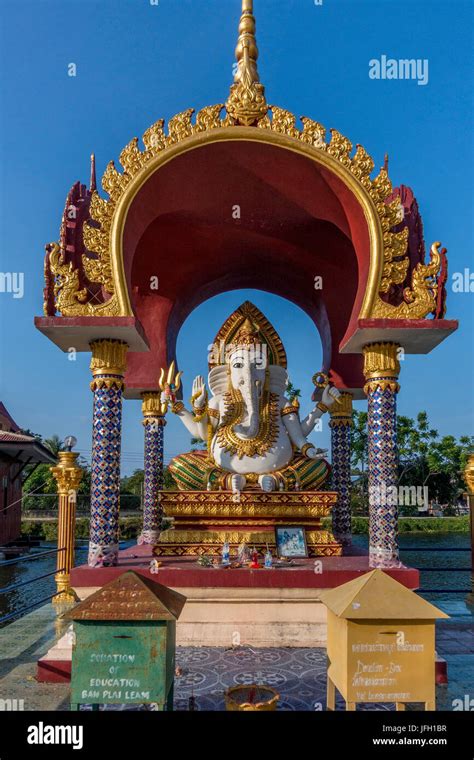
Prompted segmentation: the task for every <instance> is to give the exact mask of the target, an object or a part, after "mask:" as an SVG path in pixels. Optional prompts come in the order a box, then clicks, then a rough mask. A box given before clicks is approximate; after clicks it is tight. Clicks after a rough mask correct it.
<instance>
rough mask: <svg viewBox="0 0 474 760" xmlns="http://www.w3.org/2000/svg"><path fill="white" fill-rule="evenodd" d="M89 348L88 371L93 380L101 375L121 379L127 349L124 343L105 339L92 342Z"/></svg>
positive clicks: (125, 362)
mask: <svg viewBox="0 0 474 760" xmlns="http://www.w3.org/2000/svg"><path fill="white" fill-rule="evenodd" d="M90 347H91V351H92V359H91V363H90V369H91V372H92V376H93V377H94V378H99V377H101V376H102V375H117V376H119V377H122V376H123V375H124V374H125V370H126V367H127V349H128V346H127V344H126V343H124V342H123V341H121V340H110V339H108V338H106V339H101V340H94V341H92V342H91V344H90Z"/></svg>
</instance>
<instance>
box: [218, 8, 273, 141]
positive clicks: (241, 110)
mask: <svg viewBox="0 0 474 760" xmlns="http://www.w3.org/2000/svg"><path fill="white" fill-rule="evenodd" d="M235 56H236V59H237V71H236V73H235V76H234V84H233V85H232V86H231V88H230V95H229V99H228V101H227V103H226V108H227V113H228V114H229V115H230V116H231V117H232V118H233V119H234V121H235V123H236V124H242V125H243V126H245V127H251V126H253V125H255V124H256V123H257V122H258V121H260V119H262V118H263V117H264V116H265V115H266V113H267V111H268V105H267V102H266V100H265V88H264V86H263V85H262V84H260V79H259V76H258V71H257V59H258V48H257V41H256V38H255V18H254V15H253V0H242V15H241V17H240V23H239V39H238V41H237V47H236V49H235Z"/></svg>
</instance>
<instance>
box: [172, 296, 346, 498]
mask: <svg viewBox="0 0 474 760" xmlns="http://www.w3.org/2000/svg"><path fill="white" fill-rule="evenodd" d="M208 360H209V376H208V385H209V390H210V395H209V393H208V391H207V389H206V386H205V383H204V379H203V378H202V377H201V376H198V377H196V378H195V380H194V383H193V387H192V396H191V407H192V409H191V410H188V409H186V408H185V406H184V404H183V403H182V402H181V401H174V402H173V403H172V406H171V409H172V411H173V412H174V413H175V414H177V415H178V417H179V418H180V419H181V421H182V422H183V424H184V425H185V427H186V428H187V430H188V431H189V432H190V433H191V435H192V436H193V437H195V438H198V439H200V440H202V441H204V442H205V443H206V447H207V448H206V450H202V451H201V450H197V451H191V452H189V453H187V454H180V455H178V456H176V457H174V459H172V461H171V463H170V466H169V469H170V471H171V474H172V475H173V477H174V479H175V481H176V483H177V485H178V488H179V489H180V490H203V491H204V490H215V489H217V490H231V491H233V492H240V491H243V490H244V489H255V488H261V489H262V490H263V491H274V490H285V491H286V490H298V489H301V490H316V489H318V488H319V487H320V486H321V485H322V483H323V482H324V481H325V480H326V478H327V476H328V473H329V465H328V463H327V462H326V460H325V459H324V456H323V453H322V450H321V449H317V448H316V447H315V446H314V444H313V443H311V442H310V441H308V436H309V434H310V433H311V431H312V430H313V429H314V427H315V425H316V423H317V420H318V419H319V418H320V417H321V416H322V414H324V413H325V412H326V411H328V409H329V408H330V407H331V406H332V404H334V403H335V402H336V401H337V400H338V396H339V392H338V391H337V389H335V388H331V387H329V386H326V387H325V389H324V391H323V394H322V399H321V401H320V402H319V403H318V404H316V406H315V408H314V409H313V410H312V411H311V412H310V413H309V414H308V415H307V416H306V417H305V418H304V419H303V420H301V419H300V413H299V404H298V402H297V401H296V400H294V399H293V400H292V399H291V398H288V397H287V394H286V391H287V386H288V374H287V369H286V364H287V362H286V353H285V349H284V347H283V344H282V342H281V339H280V338H279V336H278V334H277V333H276V331H275V329H274V328H273V327H272V325H271V324H270V323H269V321H268V320H267V319H266V317H265V316H264V315H263V314H262V313H261V312H260V311H259V310H258V309H257V308H256V307H255V306H254V305H253V304H251V303H250V302H248V301H246V302H245V303H244V304H242V306H240V307H239V308H238V309H237V310H236V311H235V312H234V313H233V314H232V315H231V316H230V317H229V318H228V319H227V320H226V322H225V323H224V324H223V325H222V327H221V329H220V330H219V332H218V334H217V336H216V339H215V341H214V343H213V344H212V346H211V348H210V353H209V357H208Z"/></svg>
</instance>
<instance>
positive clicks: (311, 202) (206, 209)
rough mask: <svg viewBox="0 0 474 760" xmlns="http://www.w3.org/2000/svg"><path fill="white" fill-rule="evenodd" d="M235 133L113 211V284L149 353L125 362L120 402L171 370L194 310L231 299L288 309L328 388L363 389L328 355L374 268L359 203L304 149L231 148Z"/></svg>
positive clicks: (339, 176)
mask: <svg viewBox="0 0 474 760" xmlns="http://www.w3.org/2000/svg"><path fill="white" fill-rule="evenodd" d="M221 131H222V130H221ZM236 131H239V132H240V131H245V132H248V131H249V130H240V129H238V130H236V129H235V128H233V129H232V138H233V139H231V138H230V137H227V139H225V140H222V139H219V140H215V139H213V140H208V141H205V142H204V141H202V139H201V141H199V143H198V144H197V145H195V146H194V147H193V149H192V150H189V149H188V150H186V151H184V150H183V151H181V152H179V153H178V155H176V156H174V157H173V158H172V160H168V161H166V162H163V163H162V164H160V166H159V167H157V168H156V169H155V170H151V171H149V172H148V174H147V176H146V178H145V179H143V177H142V178H141V182H140V183H137V187H135V188H132V187H130V188H127V192H126V195H128V202H127V203H124V202H123V201H124V199H122V202H121V203H122V205H121V208H118V209H117V220H118V222H117V224H116V226H115V230H114V233H115V234H114V235H113V241H114V244H115V253H116V255H115V258H114V256H113V263H114V266H115V275H116V279H118V281H119V283H120V281H121V282H122V283H123V284H124V285H125V288H126V292H127V296H128V299H129V308H130V309H131V310H133V313H134V314H135V315H136V316H137V317H138V319H139V320H140V322H141V324H142V325H143V327H144V330H145V333H146V335H147V338H148V340H149V342H150V349H151V350H150V352H149V353H145V354H143V353H141V354H139V355H135V354H133V353H131V354H130V356H129V369H128V372H127V388H128V391H127V393H128V395H129V396H135V395H136V396H138V394H139V393H140V392H141V391H143V390H145V389H147V388H150V389H151V388H153V387H155V386H156V377H157V375H158V374H159V370H160V367H161V366H165V365H166V364H169V362H170V361H171V360H172V359H174V358H177V359H178V360H179V357H175V346H176V337H177V335H178V332H179V329H180V327H181V325H182V323H183V321H184V320H185V319H186V317H187V316H188V315H189V313H190V312H191V311H192V310H193V309H194V308H195V307H196V306H197V305H198V304H199V303H201V302H202V301H204V300H206V299H208V298H210V297H212V296H214V295H216V294H218V293H220V292H223V291H226V290H234V289H238V288H257V289H261V290H266V291H269V292H271V293H274V294H276V295H280V296H282V297H284V298H287V299H289V300H291V301H293V302H294V303H296V304H297V305H299V306H300V307H301V308H302V309H303V310H304V311H306V313H308V315H309V316H310V317H311V318H312V319H313V321H314V322H315V324H316V326H317V328H318V330H319V332H320V335H321V340H322V345H323V355H324V363H325V366H326V368H327V369H329V368H331V370H332V375H333V379H334V381H335V382H336V384H337V385H339V386H340V387H346V388H352V389H353V388H360V387H361V386H362V384H363V382H362V373H361V363H360V357H359V356H356V355H340V354H339V352H338V349H339V344H340V342H341V341H342V340H343V338H344V336H345V335H347V334H348V333H350V331H351V330H352V329H353V327H354V325H355V324H356V322H357V319H358V317H359V315H360V313H361V310H362V309H363V308H364V306H365V307H367V303H369V304H370V298H373V297H374V295H375V293H376V290H377V288H376V285H378V282H379V278H380V271H381V266H382V264H383V261H382V259H383V254H382V253H381V250H380V249H381V246H380V241H379V240H378V238H377V235H378V234H379V233H380V229H379V226H380V224H379V221H378V217H377V215H376V213H375V211H373V209H372V214H371V213H370V211H371V209H370V205H371V203H372V201H371V200H370V197H369V195H368V193H367V194H366V195H367V198H366V199H365V200H366V202H365V203H364V202H363V201H364V198H363V196H362V193H361V190H360V188H356V184H355V183H356V181H355V180H354V178H353V177H352V176H351V175H350V174H349V172H347V175H348V176H349V180H348V178H347V177H345V176H344V167H343V166H342V167H341V166H340V164H338V163H337V162H336V161H335V160H334V159H332V158H331V157H330V156H328V155H326V154H322V156H324V159H325V160H321V159H320V160H315V159H314V156H313V155H311V152H312V153H313V154H315V153H317V151H315V150H314V149H312V151H311V150H309V146H300V145H298V150H295V149H293V148H291V149H288V147H289V146H288V141H286V144H284V141H282V140H279V139H278V138H279V137H280V136H279V135H273V134H272V135H271V138H272V139H271V140H270V139H269V137H268V135H265V140H261V139H259V140H256V139H255V137H254V135H255V131H254V130H250V131H251V132H252V139H242V138H240V139H236ZM257 132H258V130H257ZM213 137H215V136H213ZM319 153H322V152H321V151H319ZM333 164H334V165H337V170H335V166H333ZM149 169H152V167H149ZM351 180H352V185H351ZM132 184H133V183H132ZM356 190H357V192H356ZM120 223H121V224H120ZM120 268H122V269H121V271H120ZM120 275H121V276H120ZM317 277H318V278H321V281H319V280H318V281H316V282H315V278H317ZM152 278H158V289H153V287H150V283H152V282H153V283H154V284H156V281H155V280H153V279H152ZM320 282H322V289H321V290H319V289H317V287H315V285H316V286H319V283H320Z"/></svg>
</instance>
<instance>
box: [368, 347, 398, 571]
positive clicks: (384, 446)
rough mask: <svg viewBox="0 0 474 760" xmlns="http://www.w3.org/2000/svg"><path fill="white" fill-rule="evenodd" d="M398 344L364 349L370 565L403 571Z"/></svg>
mask: <svg viewBox="0 0 474 760" xmlns="http://www.w3.org/2000/svg"><path fill="white" fill-rule="evenodd" d="M398 349H399V346H398V345H397V344H395V343H372V344H370V345H368V346H364V374H365V379H366V381H367V382H366V384H365V386H364V391H365V393H366V394H367V399H368V446H369V563H370V566H371V567H379V568H389V567H400V565H401V563H400V560H399V554H398V498H397V496H396V494H397V492H398V452H397V393H398V390H399V385H398V382H397V379H398V374H399V372H400V364H399V362H398V358H397V352H398Z"/></svg>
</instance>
